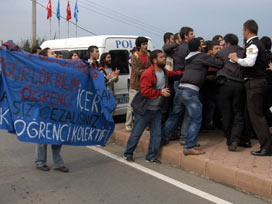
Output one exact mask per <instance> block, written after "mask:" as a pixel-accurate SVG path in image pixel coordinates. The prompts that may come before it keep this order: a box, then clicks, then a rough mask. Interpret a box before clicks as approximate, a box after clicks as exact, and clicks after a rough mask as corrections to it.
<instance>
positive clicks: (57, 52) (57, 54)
mask: <svg viewBox="0 0 272 204" xmlns="http://www.w3.org/2000/svg"><path fill="white" fill-rule="evenodd" d="M55 53H56V58H60V59H63V54H62V52H60V51H56V52H55Z"/></svg>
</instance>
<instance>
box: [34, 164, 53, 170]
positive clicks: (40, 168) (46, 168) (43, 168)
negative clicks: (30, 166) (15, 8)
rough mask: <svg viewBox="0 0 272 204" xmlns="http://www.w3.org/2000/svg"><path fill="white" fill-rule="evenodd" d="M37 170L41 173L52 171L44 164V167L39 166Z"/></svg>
mask: <svg viewBox="0 0 272 204" xmlns="http://www.w3.org/2000/svg"><path fill="white" fill-rule="evenodd" d="M36 169H39V170H41V171H50V168H49V167H48V166H47V165H46V164H43V165H42V166H37V167H36Z"/></svg>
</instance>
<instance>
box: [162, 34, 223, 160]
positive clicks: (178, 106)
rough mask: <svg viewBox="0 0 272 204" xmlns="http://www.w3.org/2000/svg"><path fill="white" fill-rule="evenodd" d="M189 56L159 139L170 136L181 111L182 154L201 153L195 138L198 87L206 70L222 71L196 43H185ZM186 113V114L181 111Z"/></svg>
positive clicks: (198, 121) (199, 110) (199, 109)
mask: <svg viewBox="0 0 272 204" xmlns="http://www.w3.org/2000/svg"><path fill="white" fill-rule="evenodd" d="M188 47H189V50H190V53H189V55H188V56H187V57H186V69H185V70H184V74H183V76H182V78H181V80H180V83H179V85H178V88H177V90H176V95H175V98H174V107H173V110H172V112H171V113H170V116H169V118H168V119H167V121H166V123H165V125H164V128H163V132H162V133H163V137H164V138H167V135H171V133H172V132H173V130H175V127H176V125H177V122H178V119H179V117H180V115H181V114H182V113H183V112H185V115H184V120H183V125H182V129H185V130H187V137H186V142H185V145H184V150H183V153H184V155H199V154H204V153H205V152H204V151H202V150H201V149H199V148H196V147H197V146H198V144H197V136H198V132H199V129H200V126H201V121H202V104H201V102H200V100H199V90H200V88H201V87H202V85H203V83H204V81H205V77H206V74H207V71H208V68H209V67H217V68H222V66H223V62H222V61H221V60H219V59H215V58H213V57H212V56H210V55H208V54H206V53H201V52H200V51H201V49H202V48H201V45H200V40H199V39H197V38H194V39H192V40H190V41H189V43H188ZM185 110H186V111H185Z"/></svg>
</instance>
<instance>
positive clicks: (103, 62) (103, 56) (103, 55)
mask: <svg viewBox="0 0 272 204" xmlns="http://www.w3.org/2000/svg"><path fill="white" fill-rule="evenodd" d="M107 55H110V53H109V52H104V53H103V54H102V55H101V56H100V65H101V66H102V67H104V65H105V59H106V57H107Z"/></svg>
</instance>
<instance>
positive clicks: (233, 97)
mask: <svg viewBox="0 0 272 204" xmlns="http://www.w3.org/2000/svg"><path fill="white" fill-rule="evenodd" d="M224 41H225V46H224V48H223V49H221V50H220V51H219V52H218V53H217V57H218V58H220V59H222V60H224V67H223V69H222V70H220V71H219V72H218V73H217V83H218V85H219V87H218V94H219V96H218V98H219V101H220V103H219V106H220V111H221V114H222V124H223V130H224V134H225V136H226V138H227V146H228V149H229V151H237V147H238V145H240V146H243V147H251V143H250V141H249V140H244V139H243V138H242V133H243V128H244V107H245V88H244V80H243V79H242V78H241V68H240V66H239V64H236V63H232V62H230V60H229V58H228V56H229V54H230V53H232V52H236V53H237V56H238V57H240V58H242V57H243V56H244V51H243V48H241V47H240V46H238V42H239V40H238V37H237V36H236V35H234V34H231V33H230V34H227V35H225V37H224Z"/></svg>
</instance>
